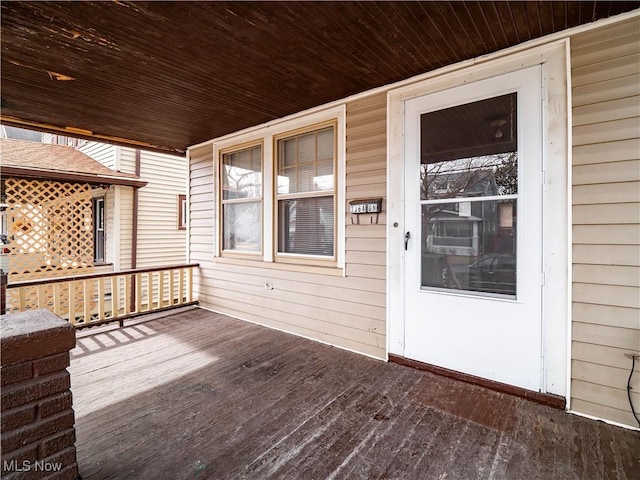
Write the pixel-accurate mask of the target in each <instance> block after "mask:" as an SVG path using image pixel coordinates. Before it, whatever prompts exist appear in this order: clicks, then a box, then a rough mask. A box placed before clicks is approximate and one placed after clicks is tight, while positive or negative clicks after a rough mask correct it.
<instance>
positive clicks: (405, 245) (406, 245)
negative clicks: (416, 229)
mask: <svg viewBox="0 0 640 480" xmlns="http://www.w3.org/2000/svg"><path fill="white" fill-rule="evenodd" d="M410 238H411V233H409V232H407V233H405V234H404V249H405V251H406V250H407V247H408V246H409V239H410Z"/></svg>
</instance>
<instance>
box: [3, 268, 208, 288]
mask: <svg viewBox="0 0 640 480" xmlns="http://www.w3.org/2000/svg"><path fill="white" fill-rule="evenodd" d="M199 266H200V264H199V263H185V264H181V265H167V266H162V267H149V268H136V269H133V270H120V271H118V272H105V273H87V274H83V275H70V276H68V277H54V278H40V279H38V280H26V281H22V282H11V283H8V284H7V288H8V289H11V288H20V287H35V286H37V285H43V284H51V283H64V282H75V281H79V280H92V279H94V278H107V277H115V276H121V275H135V274H137V273H151V272H160V271H162V270H178V269H180V268H195V267H199Z"/></svg>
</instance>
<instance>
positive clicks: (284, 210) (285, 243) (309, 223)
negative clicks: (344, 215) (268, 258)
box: [278, 196, 334, 256]
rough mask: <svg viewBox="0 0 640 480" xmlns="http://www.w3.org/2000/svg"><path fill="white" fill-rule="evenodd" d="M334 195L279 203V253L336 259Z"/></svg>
mask: <svg viewBox="0 0 640 480" xmlns="http://www.w3.org/2000/svg"><path fill="white" fill-rule="evenodd" d="M333 204H334V201H333V196H328V197H311V198H297V199H288V200H280V201H278V224H279V232H278V252H281V253H299V254H306V255H326V256H333V231H334V217H333V211H334V205H333Z"/></svg>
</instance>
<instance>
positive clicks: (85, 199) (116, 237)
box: [1, 127, 186, 322]
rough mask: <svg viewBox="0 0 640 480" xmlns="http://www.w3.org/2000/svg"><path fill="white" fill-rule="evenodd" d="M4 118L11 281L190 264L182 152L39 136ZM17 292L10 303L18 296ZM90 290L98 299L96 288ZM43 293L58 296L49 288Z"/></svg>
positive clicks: (5, 253) (6, 253) (6, 260)
mask: <svg viewBox="0 0 640 480" xmlns="http://www.w3.org/2000/svg"><path fill="white" fill-rule="evenodd" d="M3 128H4V131H3V136H4V137H10V138H5V139H2V140H1V142H2V144H1V148H2V235H3V237H2V239H3V245H2V248H3V249H2V253H1V255H2V269H3V270H4V271H5V273H7V274H8V280H9V283H13V282H19V281H28V280H36V279H44V278H52V277H60V276H70V275H79V274H94V273H106V272H120V271H123V270H129V269H133V268H150V267H166V266H171V265H181V264H184V261H185V226H186V224H185V220H186V192H185V174H184V172H185V171H186V168H185V165H184V160H183V159H181V158H180V157H176V156H172V155H166V154H158V153H149V152H142V151H140V150H135V149H131V148H123V147H117V146H114V145H108V144H102V143H97V142H86V141H79V140H77V139H73V138H69V137H61V136H51V135H46V134H45V135H44V141H45V142H46V143H40V142H39V140H40V138H41V134H39V133H36V134H35V135H33V134H34V133H35V132H29V131H26V130H21V129H15V128H11V127H3ZM29 135H31V136H29ZM36 136H37V138H36ZM16 137H19V138H24V139H25V140H14V139H13V138H16ZM27 140H28V141H27ZM83 151H84V153H83ZM127 170H128V171H129V172H127ZM141 177H144V180H143V179H142V178H141ZM142 187H144V188H142ZM147 280H148V279H145V281H147ZM154 282H156V283H157V280H156V281H154ZM145 285H146V283H145ZM154 285H155V283H154ZM156 287H157V285H156ZM165 288H168V287H167V286H165ZM109 292H110V290H109V289H107V291H106V294H107V295H108V294H109ZM32 293H33V292H32ZM77 293H78V294H77V295H76V297H77V298H78V299H80V297H81V296H82V295H83V294H82V295H81V293H82V292H81V291H78V292H77ZM15 295H17V293H15V292H13V291H12V292H11V295H10V296H9V309H10V310H15V309H17V308H19V306H20V302H19V299H18V298H17V297H16V298H13V297H15ZM24 296H25V297H26V296H30V297H32V298H30V299H27V298H23V299H22V303H23V305H22V307H26V308H29V305H31V304H30V303H29V302H32V303H33V302H37V300H36V296H35V294H32V295H24ZM90 297H91V298H93V299H94V300H92V301H91V305H90V307H91V308H92V307H93V306H94V303H96V299H97V292H92V293H91V295H90ZM47 298H49V300H48V301H47V302H48V303H47V305H48V304H52V293H51V292H49V293H48V297H47ZM78 301H79V300H78ZM25 302H26V304H25ZM63 303H64V301H63ZM33 306H35V303H33ZM78 307H79V304H78ZM78 311H81V309H80V308H78ZM77 320H78V321H81V322H82V321H84V317H81V318H80V317H79V318H77Z"/></svg>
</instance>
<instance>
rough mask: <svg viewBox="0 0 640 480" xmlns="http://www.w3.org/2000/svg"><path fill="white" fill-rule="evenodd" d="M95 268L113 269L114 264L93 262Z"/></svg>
mask: <svg viewBox="0 0 640 480" xmlns="http://www.w3.org/2000/svg"><path fill="white" fill-rule="evenodd" d="M93 266H94V267H112V266H113V263H111V262H96V261H94V262H93Z"/></svg>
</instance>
